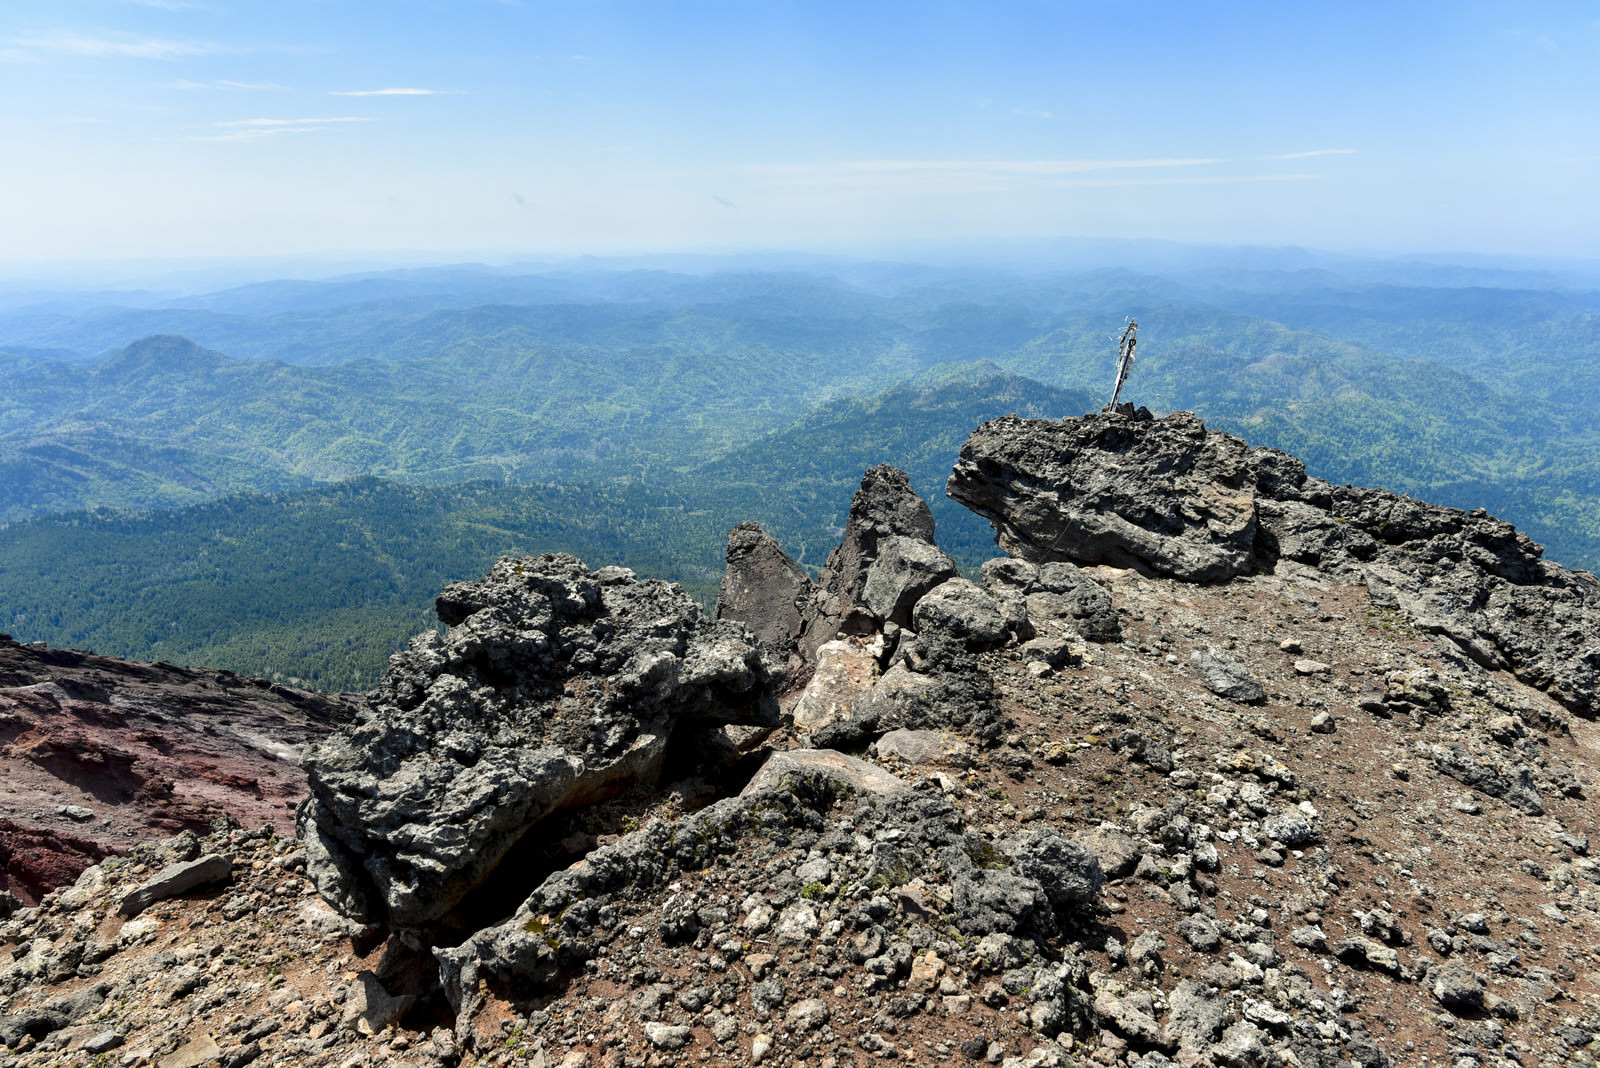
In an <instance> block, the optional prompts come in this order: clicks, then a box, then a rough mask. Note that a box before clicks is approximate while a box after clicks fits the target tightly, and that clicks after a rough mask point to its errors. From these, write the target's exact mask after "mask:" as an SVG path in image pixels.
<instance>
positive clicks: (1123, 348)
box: [1101, 319, 1139, 412]
mask: <svg viewBox="0 0 1600 1068" xmlns="http://www.w3.org/2000/svg"><path fill="white" fill-rule="evenodd" d="M1138 343H1139V323H1138V321H1137V320H1134V319H1129V320H1128V325H1127V326H1126V327H1124V328H1123V330H1122V337H1121V338H1119V339H1118V340H1117V384H1116V386H1115V388H1113V389H1112V390H1111V401H1110V402H1109V403H1108V404H1107V405H1106V406H1105V407H1104V408H1103V409H1101V410H1102V411H1107V412H1110V411H1115V410H1116V407H1117V397H1118V396H1119V395H1120V394H1121V393H1122V384H1123V383H1124V382H1126V381H1127V380H1128V372H1129V371H1130V370H1132V369H1133V347H1134V346H1135V345H1137V344H1138Z"/></svg>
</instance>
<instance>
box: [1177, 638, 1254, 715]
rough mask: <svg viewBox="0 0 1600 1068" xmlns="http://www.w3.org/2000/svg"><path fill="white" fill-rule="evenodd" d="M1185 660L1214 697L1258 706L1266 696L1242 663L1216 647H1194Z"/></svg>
mask: <svg viewBox="0 0 1600 1068" xmlns="http://www.w3.org/2000/svg"><path fill="white" fill-rule="evenodd" d="M1189 663H1190V664H1192V665H1193V666H1194V669H1195V671H1197V672H1199V674H1200V680H1201V681H1202V682H1204V683H1205V684H1206V689H1208V690H1210V691H1211V692H1212V693H1214V694H1216V695H1217V696H1218V697H1226V698H1227V699H1228V700H1230V701H1238V702H1240V703H1241V704H1247V705H1258V704H1261V703H1262V702H1263V701H1265V700H1266V699H1267V691H1266V690H1265V689H1264V688H1263V687H1262V685H1261V684H1260V683H1259V682H1257V681H1256V679H1255V676H1254V675H1251V674H1250V672H1249V670H1248V669H1246V668H1245V666H1244V665H1243V664H1241V663H1239V662H1238V661H1237V660H1233V659H1231V658H1230V657H1228V656H1225V655H1224V654H1222V653H1220V652H1218V651H1217V650H1216V649H1211V648H1206V649H1196V650H1194V651H1193V652H1191V653H1190V654H1189Z"/></svg>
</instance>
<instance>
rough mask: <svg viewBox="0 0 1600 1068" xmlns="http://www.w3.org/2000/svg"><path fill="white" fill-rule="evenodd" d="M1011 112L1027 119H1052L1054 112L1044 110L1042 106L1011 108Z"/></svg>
mask: <svg viewBox="0 0 1600 1068" xmlns="http://www.w3.org/2000/svg"><path fill="white" fill-rule="evenodd" d="M1011 114H1013V115H1021V116H1023V117H1024V118H1029V119H1053V118H1055V117H1056V116H1055V112H1053V111H1046V110H1045V109H1044V108H1012V109H1011Z"/></svg>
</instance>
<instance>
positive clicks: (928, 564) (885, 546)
mask: <svg viewBox="0 0 1600 1068" xmlns="http://www.w3.org/2000/svg"><path fill="white" fill-rule="evenodd" d="M957 573H958V572H957V571H956V563H955V561H954V560H952V559H950V557H949V556H948V555H946V553H945V552H944V550H942V549H940V548H939V547H938V546H936V545H933V544H932V543H931V542H926V541H919V540H917V539H916V538H908V537H905V536H903V535H900V534H895V535H892V536H890V537H888V538H885V539H884V540H883V542H882V543H881V544H880V545H879V548H878V558H877V559H876V560H874V561H873V562H872V564H871V566H870V567H868V568H867V577H866V581H865V583H864V585H863V586H862V590H861V603H862V604H863V605H864V606H865V607H866V609H867V611H869V612H871V613H872V614H873V615H874V616H876V617H877V618H878V620H879V622H880V623H894V624H897V625H899V626H902V627H905V626H910V625H911V610H912V608H913V607H914V606H915V605H916V604H917V602H918V601H919V600H920V599H921V598H922V596H923V595H924V594H926V593H927V592H928V591H929V590H932V589H933V588H934V587H936V586H938V585H940V584H941V583H943V582H946V581H948V580H949V579H953V578H955V577H956V575H957Z"/></svg>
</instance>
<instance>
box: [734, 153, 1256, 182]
mask: <svg viewBox="0 0 1600 1068" xmlns="http://www.w3.org/2000/svg"><path fill="white" fill-rule="evenodd" d="M1225 162H1227V161H1226V160H1224V159H1222V158H1220V157H1211V156H1207V157H1173V158H1160V159H1036V160H951V159H872V160H848V161H844V162H839V163H779V164H753V165H752V166H750V167H749V168H748V169H749V170H751V171H752V172H754V173H756V174H764V175H770V176H774V177H794V178H807V177H819V178H826V177H833V176H870V175H893V174H965V175H984V176H988V177H997V178H998V177H1018V176H1040V175H1056V174H1081V173H1085V172H1089V171H1114V170H1127V169H1133V168H1144V167H1201V166H1207V165H1210V164H1214V163H1225Z"/></svg>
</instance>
